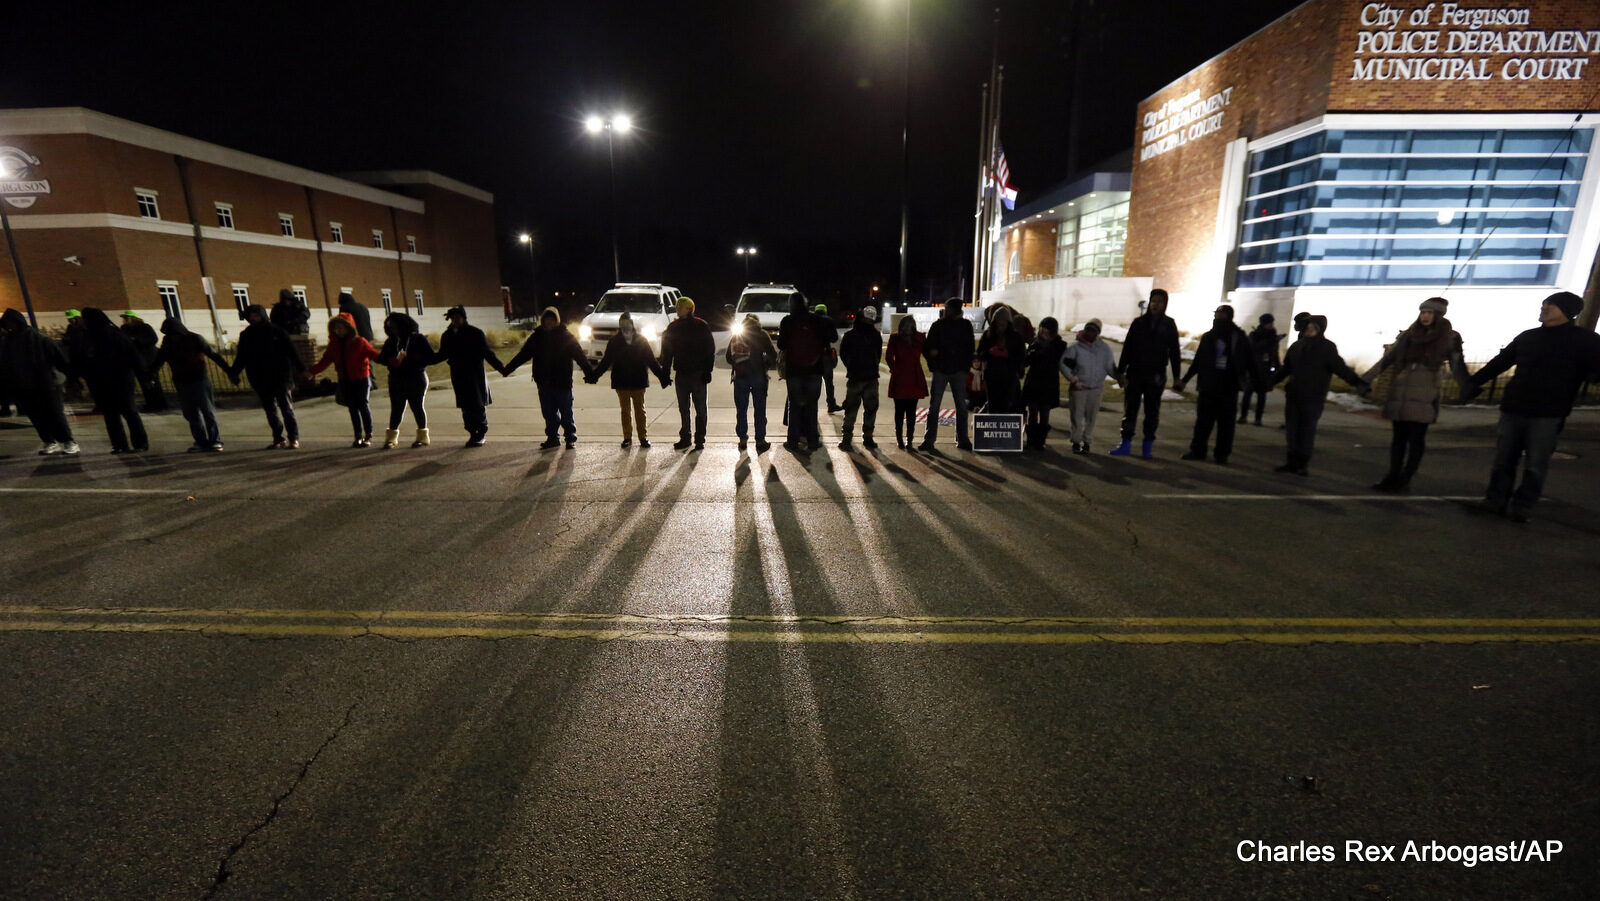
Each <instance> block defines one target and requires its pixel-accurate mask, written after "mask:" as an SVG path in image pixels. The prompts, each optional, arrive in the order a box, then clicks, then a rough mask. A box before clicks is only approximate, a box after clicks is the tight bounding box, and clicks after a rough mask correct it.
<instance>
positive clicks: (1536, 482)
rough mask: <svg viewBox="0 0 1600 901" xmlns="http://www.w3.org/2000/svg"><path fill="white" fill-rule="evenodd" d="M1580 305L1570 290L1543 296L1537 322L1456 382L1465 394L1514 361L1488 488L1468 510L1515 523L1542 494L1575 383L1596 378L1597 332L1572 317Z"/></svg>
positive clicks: (1599, 370) (1599, 358) (1599, 378)
mask: <svg viewBox="0 0 1600 901" xmlns="http://www.w3.org/2000/svg"><path fill="white" fill-rule="evenodd" d="M1581 312H1583V298H1581V297H1579V296H1578V295H1576V294H1573V293H1571V292H1570V291H1559V292H1557V293H1555V294H1552V295H1550V296H1549V297H1546V298H1545V299H1544V302H1543V303H1541V304H1540V306H1539V327H1538V328H1534V329H1528V330H1527V331H1525V332H1523V333H1521V334H1519V335H1517V336H1516V337H1515V338H1512V339H1511V343H1510V344H1507V345H1506V346H1505V347H1504V348H1502V349H1501V351H1500V353H1498V354H1496V355H1495V358H1494V359H1492V360H1490V361H1489V362H1488V363H1486V364H1485V365H1484V367H1483V368H1482V369H1479V370H1478V371H1477V373H1475V374H1474V375H1473V376H1472V378H1471V379H1470V380H1469V381H1468V383H1467V384H1466V385H1465V386H1463V387H1462V389H1461V394H1462V399H1463V400H1470V399H1471V398H1472V396H1473V395H1475V394H1477V392H1478V391H1479V390H1480V389H1481V388H1482V386H1483V384H1484V383H1485V382H1487V381H1489V380H1490V379H1492V378H1494V377H1495V376H1497V375H1499V374H1500V373H1502V372H1505V371H1506V370H1507V369H1510V368H1511V367H1513V366H1515V367H1516V368H1517V372H1516V374H1515V375H1513V376H1512V377H1511V381H1510V383H1509V384H1507V385H1506V390H1505V394H1504V395H1502V398H1501V401H1500V422H1499V424H1498V425H1497V426H1496V437H1495V448H1494V464H1493V466H1492V468H1491V469H1490V470H1489V487H1488V488H1487V489H1486V490H1485V492H1484V496H1483V500H1481V501H1479V502H1478V504H1477V506H1476V507H1475V509H1477V510H1480V511H1483V512H1487V513H1498V514H1501V515H1504V516H1505V517H1506V518H1507V519H1509V520H1511V521H1512V522H1516V523H1523V522H1527V521H1528V511H1529V510H1531V509H1532V508H1533V505H1534V504H1535V503H1536V502H1537V501H1538V500H1539V496H1540V495H1541V494H1543V493H1544V479H1545V473H1546V472H1548V471H1549V468H1550V457H1551V456H1552V455H1553V454H1554V453H1555V451H1556V440H1557V439H1558V438H1559V437H1560V436H1561V429H1562V426H1563V425H1564V424H1565V423H1566V419H1567V416H1568V415H1569V414H1570V413H1571V412H1572V401H1573V399H1574V398H1575V397H1577V394H1578V389H1579V388H1580V387H1581V386H1582V385H1583V382H1584V380H1585V379H1587V380H1589V381H1593V382H1600V335H1596V334H1595V333H1594V332H1593V331H1591V330H1589V329H1584V328H1579V327H1578V325H1577V323H1575V322H1574V321H1573V320H1575V319H1577V318H1578V314H1579V313H1581ZM1519 463H1521V464H1522V484H1521V485H1518V484H1517V465H1518V464H1519ZM1513 489H1514V490H1513Z"/></svg>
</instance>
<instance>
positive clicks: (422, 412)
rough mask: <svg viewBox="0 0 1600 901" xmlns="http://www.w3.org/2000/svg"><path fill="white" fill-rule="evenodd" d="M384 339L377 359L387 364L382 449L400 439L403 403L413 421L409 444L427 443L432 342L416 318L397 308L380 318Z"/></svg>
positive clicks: (432, 355)
mask: <svg viewBox="0 0 1600 901" xmlns="http://www.w3.org/2000/svg"><path fill="white" fill-rule="evenodd" d="M383 333H384V335H385V336H386V339H385V340H384V342H383V347H382V349H380V350H379V352H378V362H380V363H382V364H384V365H385V366H387V367H389V428H388V430H387V431H386V432H384V434H383V446H384V448H385V449H388V448H391V447H394V446H395V445H397V444H399V443H400V423H401V421H402V420H404V419H405V415H406V407H410V408H411V418H412V419H414V420H416V422H417V437H416V440H414V441H412V442H411V446H412V447H427V446H428V444H429V441H428V409H427V407H426V406H425V404H426V403H427V400H428V364H429V363H432V362H433V360H434V352H433V345H432V344H429V343H428V336H426V335H424V334H422V327H421V326H419V325H417V321H416V320H415V319H412V318H411V317H410V316H407V315H406V314H405V313H401V312H399V311H396V312H393V313H390V314H389V315H388V316H385V317H384V319H383Z"/></svg>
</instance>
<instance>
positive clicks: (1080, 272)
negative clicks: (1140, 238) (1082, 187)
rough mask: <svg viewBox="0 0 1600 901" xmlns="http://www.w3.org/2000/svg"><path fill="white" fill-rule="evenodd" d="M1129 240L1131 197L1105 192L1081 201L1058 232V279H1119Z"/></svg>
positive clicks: (1072, 206)
mask: <svg viewBox="0 0 1600 901" xmlns="http://www.w3.org/2000/svg"><path fill="white" fill-rule="evenodd" d="M1127 240H1128V195H1127V194H1126V193H1124V192H1105V193H1099V194H1095V195H1093V196H1087V197H1081V198H1079V199H1078V200H1076V201H1074V202H1073V203H1072V204H1071V205H1070V206H1069V207H1068V208H1067V212H1066V215H1064V216H1063V217H1062V218H1061V224H1060V226H1059V227H1058V228H1057V229H1056V277H1058V278H1064V277H1067V276H1074V277H1077V278H1118V277H1120V276H1121V275H1122V249H1123V245H1124V244H1125V243H1127Z"/></svg>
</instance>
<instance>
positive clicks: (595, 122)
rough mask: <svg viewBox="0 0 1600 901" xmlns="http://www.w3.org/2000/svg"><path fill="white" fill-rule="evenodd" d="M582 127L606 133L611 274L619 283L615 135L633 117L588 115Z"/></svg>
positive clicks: (625, 128) (629, 124)
mask: <svg viewBox="0 0 1600 901" xmlns="http://www.w3.org/2000/svg"><path fill="white" fill-rule="evenodd" d="M583 127H584V128H585V129H587V130H588V132H589V133H590V134H599V133H600V132H602V131H604V132H605V133H606V161H607V163H609V164H610V167H611V275H612V277H613V278H614V279H615V280H616V281H617V282H618V283H620V282H621V281H622V263H621V255H620V253H619V252H618V251H617V147H616V141H615V135H616V134H618V133H621V134H627V133H628V132H629V131H630V130H631V129H632V128H633V118H632V117H630V116H628V115H627V114H625V113H615V114H613V115H612V116H611V117H610V118H609V119H603V118H601V117H599V116H589V117H588V118H586V119H584V120H583Z"/></svg>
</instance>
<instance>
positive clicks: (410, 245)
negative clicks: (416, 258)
mask: <svg viewBox="0 0 1600 901" xmlns="http://www.w3.org/2000/svg"><path fill="white" fill-rule="evenodd" d="M406 250H408V251H410V252H411V253H416V252H417V236H416V235H406Z"/></svg>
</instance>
